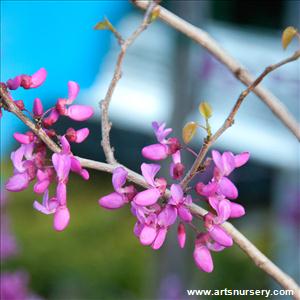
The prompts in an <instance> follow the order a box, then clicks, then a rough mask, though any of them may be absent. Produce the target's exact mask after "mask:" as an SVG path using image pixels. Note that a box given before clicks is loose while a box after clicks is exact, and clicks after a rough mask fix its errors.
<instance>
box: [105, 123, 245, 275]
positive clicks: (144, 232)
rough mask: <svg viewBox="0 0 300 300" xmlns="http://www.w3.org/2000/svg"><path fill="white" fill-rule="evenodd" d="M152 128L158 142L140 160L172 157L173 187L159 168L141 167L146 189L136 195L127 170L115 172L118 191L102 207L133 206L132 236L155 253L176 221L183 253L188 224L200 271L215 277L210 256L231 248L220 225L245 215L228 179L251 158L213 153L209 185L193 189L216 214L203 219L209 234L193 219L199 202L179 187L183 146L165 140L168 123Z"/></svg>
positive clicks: (108, 197)
mask: <svg viewBox="0 0 300 300" xmlns="http://www.w3.org/2000/svg"><path fill="white" fill-rule="evenodd" d="M152 127H153V129H154V132H155V135H156V138H157V142H158V143H156V144H152V145H149V146H146V147H144V148H143V149H142V155H143V156H144V157H145V158H147V159H150V160H155V161H159V160H164V159H166V158H168V157H169V156H171V157H172V162H171V163H170V177H171V178H172V179H173V180H175V182H172V183H170V184H168V181H167V179H166V178H164V177H157V174H158V172H159V171H160V165H158V164H147V163H143V164H142V165H141V172H142V175H143V177H144V179H145V182H146V183H147V185H148V188H147V189H145V190H143V191H137V190H136V189H135V187H134V186H133V185H129V186H127V185H126V180H127V178H128V172H127V171H126V169H125V168H123V167H117V168H116V169H115V170H114V172H113V176H112V183H113V187H114V190H115V191H114V192H113V193H111V194H109V195H106V196H103V197H101V198H100V199H99V204H100V206H102V207H104V208H106V209H117V208H120V207H122V206H123V205H125V204H128V203H129V204H130V206H131V212H132V214H133V215H134V216H135V217H136V219H137V221H136V223H135V226H134V234H135V235H136V237H137V238H138V239H139V241H140V243H141V244H142V245H146V246H151V247H152V249H154V250H157V249H159V248H160V247H161V246H162V245H163V243H164V241H165V239H166V236H167V232H168V230H169V229H170V228H171V226H172V225H174V224H175V223H176V221H177V220H179V222H178V227H177V236H178V244H179V247H180V248H183V247H184V246H185V241H186V225H188V226H190V227H191V228H192V229H194V230H195V231H196V238H195V249H194V260H195V263H196V265H197V266H198V267H199V268H200V269H201V270H202V271H205V272H212V270H213V261H212V257H211V253H210V251H222V250H223V249H225V248H227V247H230V246H232V244H233V241H232V238H231V236H230V235H229V234H228V233H227V232H226V231H225V229H224V228H223V227H222V226H221V225H222V224H223V223H224V222H225V221H226V220H228V219H229V218H238V217H241V216H243V215H244V214H245V210H244V208H243V206H242V205H240V204H237V203H234V202H232V201H230V200H229V199H231V200H233V199H236V198H237V197H238V190H237V188H236V187H235V185H234V184H233V183H232V182H231V180H230V179H229V178H228V176H229V175H230V173H231V172H232V171H233V170H234V169H235V168H238V167H240V166H242V165H244V164H245V163H246V162H247V161H248V159H249V153H247V152H244V153H242V154H239V155H233V154H232V153H231V152H225V153H223V154H220V153H219V152H218V151H212V160H213V162H214V165H215V167H214V172H213V177H212V179H211V180H210V182H208V183H207V184H204V183H203V182H197V183H196V185H195V191H196V195H198V196H201V198H202V200H205V201H206V202H207V204H208V206H209V208H210V211H213V212H209V213H207V214H206V215H205V216H204V218H203V221H204V227H205V230H206V231H205V232H199V231H198V229H197V228H196V226H195V225H194V224H193V223H192V220H193V215H192V214H191V212H190V209H189V206H190V205H191V204H192V202H193V201H196V200H197V199H196V198H195V197H194V199H193V198H192V195H191V193H187V191H185V190H183V188H182V186H181V185H180V182H178V181H179V180H180V179H181V178H182V176H183V175H184V170H185V166H184V164H183V163H182V161H181V151H182V149H183V147H182V146H181V144H180V142H179V140H178V139H177V138H167V136H168V135H169V134H170V133H171V132H172V129H171V128H167V129H165V123H162V124H159V123H158V122H153V123H152ZM168 187H169V190H167V188H168ZM189 191H191V189H189Z"/></svg>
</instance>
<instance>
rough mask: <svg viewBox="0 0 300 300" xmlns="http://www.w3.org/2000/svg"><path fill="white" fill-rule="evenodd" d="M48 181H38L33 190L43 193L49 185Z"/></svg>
mask: <svg viewBox="0 0 300 300" xmlns="http://www.w3.org/2000/svg"><path fill="white" fill-rule="evenodd" d="M49 184H50V181H49V180H48V179H45V180H42V181H38V182H36V183H35V185H34V187H33V191H34V192H35V193H37V194H43V193H44V192H45V191H46V190H47V188H48V187H49Z"/></svg>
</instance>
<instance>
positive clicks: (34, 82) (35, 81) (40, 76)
mask: <svg viewBox="0 0 300 300" xmlns="http://www.w3.org/2000/svg"><path fill="white" fill-rule="evenodd" d="M46 77H47V71H46V70H45V69H44V68H41V69H39V70H38V71H37V72H35V73H34V74H33V75H32V76H31V83H30V88H37V87H39V86H40V85H42V84H43V83H44V81H45V80H46Z"/></svg>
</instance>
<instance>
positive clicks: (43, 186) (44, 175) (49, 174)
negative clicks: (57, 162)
mask: <svg viewBox="0 0 300 300" xmlns="http://www.w3.org/2000/svg"><path fill="white" fill-rule="evenodd" d="M53 175H54V174H53V170H52V168H46V169H45V170H41V169H39V170H38V171H37V173H36V177H37V182H36V184H35V185H34V187H33V190H34V192H35V193H37V194H43V193H44V192H45V191H46V190H47V189H48V187H49V185H50V183H51V181H52V179H53Z"/></svg>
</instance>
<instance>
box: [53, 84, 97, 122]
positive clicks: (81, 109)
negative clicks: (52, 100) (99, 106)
mask: <svg viewBox="0 0 300 300" xmlns="http://www.w3.org/2000/svg"><path fill="white" fill-rule="evenodd" d="M78 93H79V85H78V84H77V83H76V82H74V81H69V82H68V98H67V99H58V101H57V103H56V106H55V109H56V111H57V112H58V113H59V114H60V115H64V116H68V117H69V118H71V119H73V120H75V121H85V120H87V119H89V118H90V117H91V116H92V115H93V114H94V111H93V109H92V107H90V106H86V105H71V106H69V107H67V105H70V104H72V103H73V101H74V100H75V98H76V97H77V95H78Z"/></svg>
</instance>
